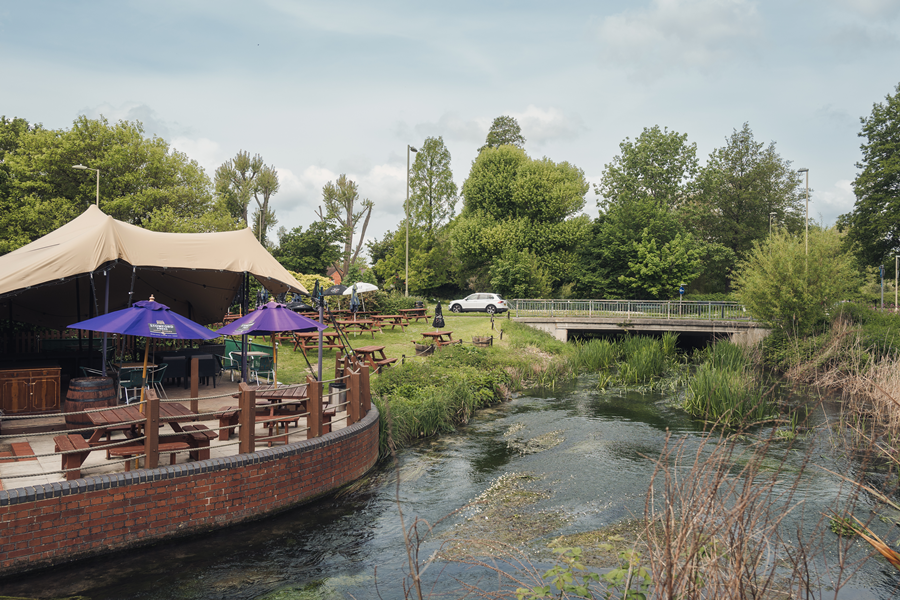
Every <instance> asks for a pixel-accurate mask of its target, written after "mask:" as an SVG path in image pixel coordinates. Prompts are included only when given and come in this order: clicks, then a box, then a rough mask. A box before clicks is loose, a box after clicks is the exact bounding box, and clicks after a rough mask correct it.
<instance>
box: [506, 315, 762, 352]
mask: <svg viewBox="0 0 900 600" xmlns="http://www.w3.org/2000/svg"><path fill="white" fill-rule="evenodd" d="M512 320H513V321H517V322H519V323H524V324H526V325H528V326H530V327H534V328H535V329H539V330H541V331H545V332H547V333H549V334H550V335H552V336H553V337H555V338H556V339H558V340H560V341H562V342H566V341H568V339H569V335H570V333H576V332H577V333H592V332H594V333H599V332H610V333H612V332H620V333H624V332H635V333H639V332H640V333H662V332H666V331H672V332H675V333H689V334H700V335H709V336H711V337H719V336H722V337H724V336H728V337H729V338H731V339H732V341H734V342H735V343H739V344H742V345H752V344H755V343H757V342H759V341H760V340H762V339H763V338H764V337H765V336H766V335H767V334H768V333H769V330H768V329H765V328H763V327H761V326H760V325H759V323H755V322H753V321H749V320H740V321H730V320H715V319H660V318H633V317H632V318H625V317H624V316H623V317H515V318H513V319H512Z"/></svg>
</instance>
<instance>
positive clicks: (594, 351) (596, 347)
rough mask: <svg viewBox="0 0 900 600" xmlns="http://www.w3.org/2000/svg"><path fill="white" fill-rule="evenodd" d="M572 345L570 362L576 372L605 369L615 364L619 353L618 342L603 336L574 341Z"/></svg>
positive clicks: (591, 371) (594, 371)
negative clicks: (584, 340)
mask: <svg viewBox="0 0 900 600" xmlns="http://www.w3.org/2000/svg"><path fill="white" fill-rule="evenodd" d="M573 345H574V349H573V352H572V358H571V363H572V368H573V369H575V371H576V372H587V373H596V372H598V371H605V370H607V369H609V368H610V367H611V366H613V365H615V364H616V361H617V360H618V359H619V355H620V353H621V348H620V347H619V345H618V344H616V343H615V342H611V341H609V340H608V339H605V338H599V339H598V338H594V339H591V340H588V341H586V342H575V343H574V344H573Z"/></svg>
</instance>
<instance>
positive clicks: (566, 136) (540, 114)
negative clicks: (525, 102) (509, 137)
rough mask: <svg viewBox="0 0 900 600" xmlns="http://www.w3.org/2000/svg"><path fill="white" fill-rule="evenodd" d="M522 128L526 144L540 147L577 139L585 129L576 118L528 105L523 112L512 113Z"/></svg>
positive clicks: (554, 110)
mask: <svg viewBox="0 0 900 600" xmlns="http://www.w3.org/2000/svg"><path fill="white" fill-rule="evenodd" d="M511 116H513V117H515V118H516V120H517V121H518V122H519V126H520V127H521V128H522V135H523V136H524V137H525V140H526V144H527V143H530V142H534V143H535V144H537V145H541V144H543V143H544V142H548V141H551V140H570V139H574V138H576V137H578V136H579V135H580V134H581V132H582V131H585V130H586V128H585V126H584V123H582V121H581V118H580V117H578V116H568V115H566V114H564V113H563V112H562V111H560V110H558V109H556V108H553V107H551V108H547V109H543V108H538V107H537V106H534V105H529V106H528V108H526V109H525V111H524V112H521V113H512V115H511Z"/></svg>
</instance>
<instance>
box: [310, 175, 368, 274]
mask: <svg viewBox="0 0 900 600" xmlns="http://www.w3.org/2000/svg"><path fill="white" fill-rule="evenodd" d="M322 202H324V204H325V210H324V211H323V210H322V207H321V206H320V207H319V209H318V211H317V214H318V215H319V218H320V219H321V220H322V222H324V223H327V224H329V225H330V226H331V227H333V228H334V230H335V231H336V232H337V236H338V240H339V241H340V242H342V243H343V244H344V249H343V252H342V253H341V259H342V262H341V264H337V262H335V264H334V266H335V268H336V269H337V270H338V272H339V273H340V275H341V277H343V276H344V275H346V274H347V271H348V270H349V269H350V265H351V264H353V262H354V261H355V260H356V259H357V257H358V256H359V251H360V250H361V249H362V245H363V240H365V238H366V229H367V228H368V227H369V218H371V216H372V206H373V203H372V201H371V200H369V199H368V198H367V199H365V200H363V201H362V202H359V188H358V186H357V185H356V183H355V182H354V181H353V180H352V179H349V178H348V177H347V176H346V175H344V174H341V175H340V177H338V178H337V181H335V182H331V181H329V182H328V183H326V184H325V187H323V188H322ZM357 202H359V207H360V210H355V209H356V207H357ZM360 221H362V231H360V233H359V238H357V241H356V246H355V247H354V246H353V236H354V235H356V230H357V227H358V226H359V222H360Z"/></svg>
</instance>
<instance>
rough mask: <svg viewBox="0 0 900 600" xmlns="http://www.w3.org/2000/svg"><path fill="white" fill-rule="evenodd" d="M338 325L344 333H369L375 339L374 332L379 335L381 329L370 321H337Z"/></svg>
mask: <svg viewBox="0 0 900 600" xmlns="http://www.w3.org/2000/svg"><path fill="white" fill-rule="evenodd" d="M338 325H341V326H342V327H343V328H344V333H371V334H372V338H373V339H374V338H375V332H376V331H377V332H378V333H381V327H379V326H378V324H377V323H376V322H375V321H373V320H372V319H338Z"/></svg>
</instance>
